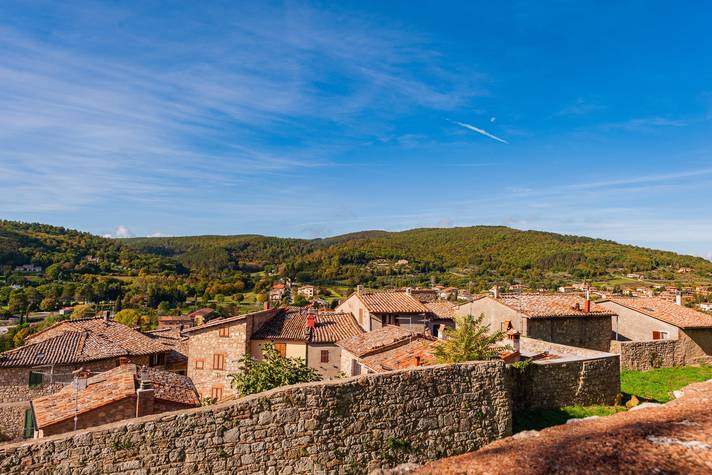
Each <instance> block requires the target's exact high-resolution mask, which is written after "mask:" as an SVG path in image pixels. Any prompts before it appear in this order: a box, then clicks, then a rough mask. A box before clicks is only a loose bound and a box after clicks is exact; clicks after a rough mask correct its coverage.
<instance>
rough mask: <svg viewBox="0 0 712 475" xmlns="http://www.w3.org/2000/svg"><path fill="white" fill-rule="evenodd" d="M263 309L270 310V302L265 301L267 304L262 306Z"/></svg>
mask: <svg viewBox="0 0 712 475" xmlns="http://www.w3.org/2000/svg"><path fill="white" fill-rule="evenodd" d="M262 309H263V310H269V300H267V301H265V303H264V304H262Z"/></svg>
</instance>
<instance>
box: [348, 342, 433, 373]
mask: <svg viewBox="0 0 712 475" xmlns="http://www.w3.org/2000/svg"><path fill="white" fill-rule="evenodd" d="M400 343H401V344H400V345H398V344H397V343H396V344H395V345H394V346H393V347H390V348H389V349H384V350H383V351H380V352H377V353H371V354H369V355H367V356H364V357H362V358H360V361H361V363H363V364H364V365H366V366H367V367H368V368H369V369H371V370H373V371H375V372H382V371H393V370H396V369H404V368H413V367H416V366H423V365H427V364H432V363H433V353H432V350H433V345H434V344H435V340H434V339H433V338H428V337H426V336H424V335H416V336H414V337H413V338H412V339H409V340H401V342H400Z"/></svg>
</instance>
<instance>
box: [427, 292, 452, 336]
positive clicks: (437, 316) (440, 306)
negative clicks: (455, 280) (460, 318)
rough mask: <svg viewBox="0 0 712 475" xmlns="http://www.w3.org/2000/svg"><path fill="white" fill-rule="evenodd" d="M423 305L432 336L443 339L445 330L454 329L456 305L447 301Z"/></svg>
mask: <svg viewBox="0 0 712 475" xmlns="http://www.w3.org/2000/svg"><path fill="white" fill-rule="evenodd" d="M423 305H425V307H426V308H427V309H428V315H429V318H430V328H431V334H432V336H434V337H436V338H445V330H446V329H447V328H455V320H454V318H455V315H456V310H457V305H455V304H454V303H452V302H449V301H447V300H442V301H438V302H425V303H424V304H423Z"/></svg>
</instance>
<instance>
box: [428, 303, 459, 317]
mask: <svg viewBox="0 0 712 475" xmlns="http://www.w3.org/2000/svg"><path fill="white" fill-rule="evenodd" d="M423 305H425V306H426V307H427V309H428V312H430V313H431V314H432V317H433V318H437V319H440V320H451V319H452V318H453V317H454V316H455V309H456V308H457V306H456V305H455V304H454V303H452V302H428V303H425V304H423Z"/></svg>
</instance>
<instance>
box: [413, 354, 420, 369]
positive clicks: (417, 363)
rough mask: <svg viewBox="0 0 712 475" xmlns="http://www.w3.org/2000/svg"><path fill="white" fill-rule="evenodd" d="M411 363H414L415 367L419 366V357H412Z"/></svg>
mask: <svg viewBox="0 0 712 475" xmlns="http://www.w3.org/2000/svg"><path fill="white" fill-rule="evenodd" d="M413 363H415V366H420V356H417V355H416V356H414V357H413Z"/></svg>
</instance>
